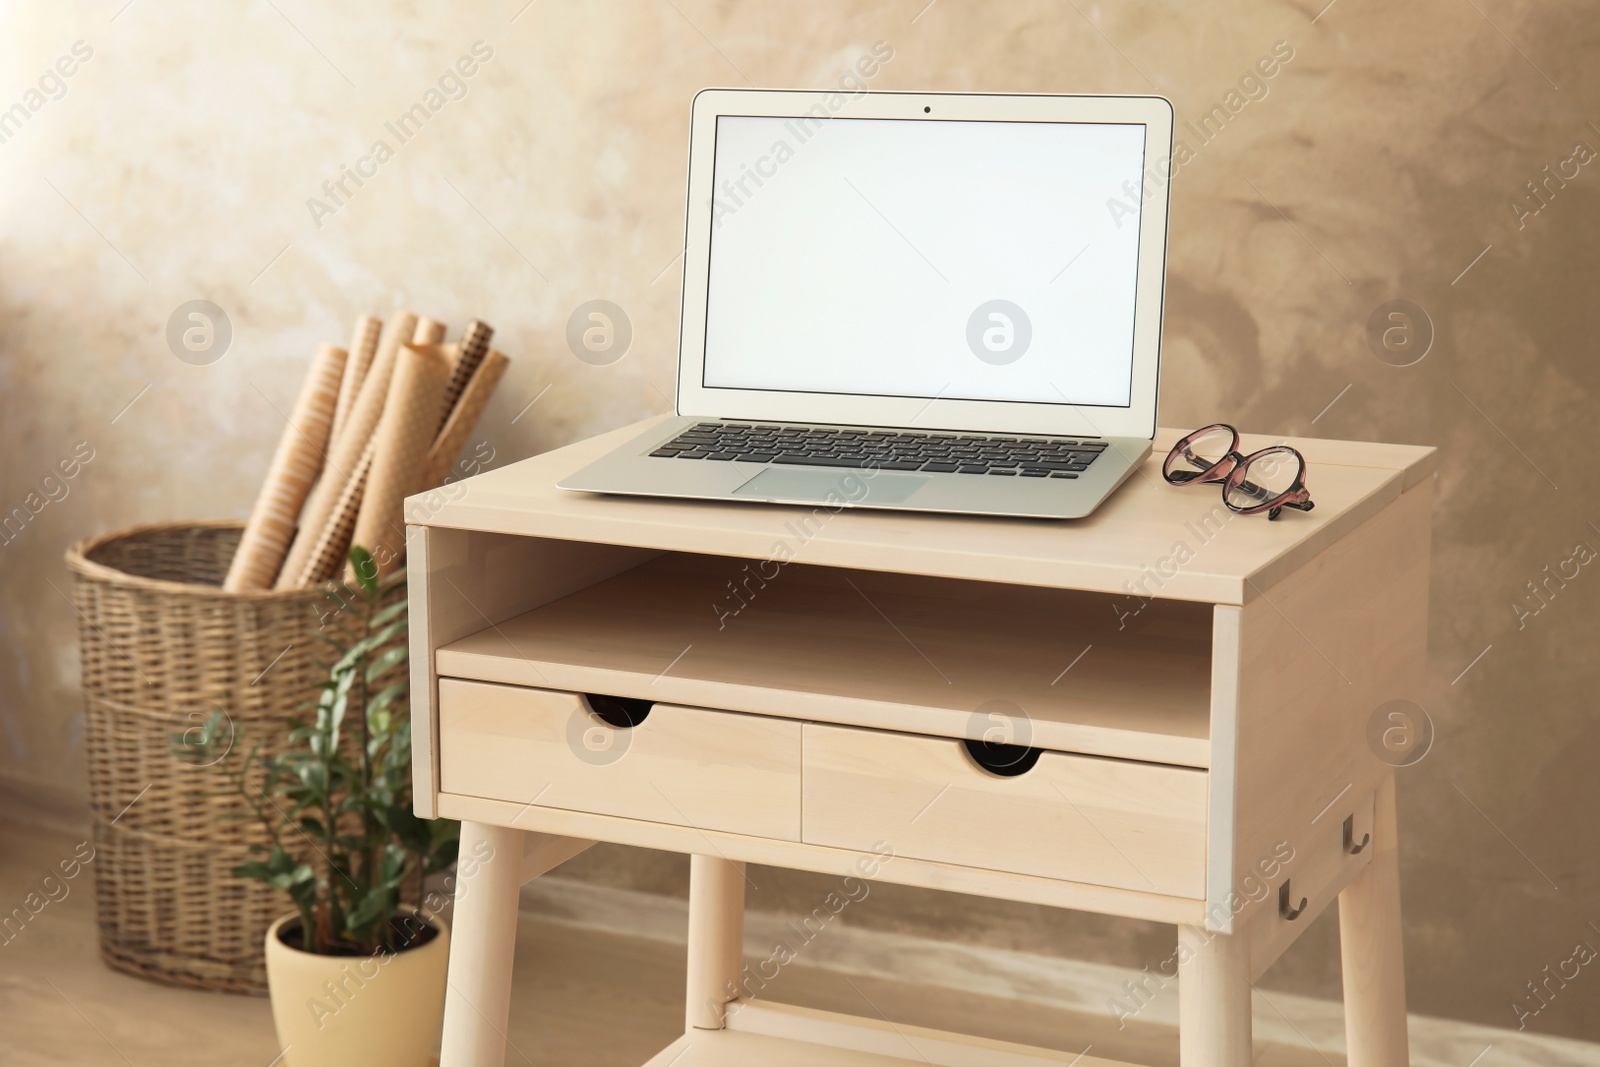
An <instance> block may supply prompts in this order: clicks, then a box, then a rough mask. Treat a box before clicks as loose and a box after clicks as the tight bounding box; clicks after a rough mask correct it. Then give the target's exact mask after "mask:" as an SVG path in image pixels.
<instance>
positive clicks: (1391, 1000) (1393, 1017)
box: [1339, 774, 1411, 1067]
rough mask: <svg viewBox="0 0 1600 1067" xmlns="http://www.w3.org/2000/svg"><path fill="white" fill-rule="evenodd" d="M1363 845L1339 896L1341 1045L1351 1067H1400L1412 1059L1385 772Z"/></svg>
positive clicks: (1390, 781) (1395, 844)
mask: <svg viewBox="0 0 1600 1067" xmlns="http://www.w3.org/2000/svg"><path fill="white" fill-rule="evenodd" d="M1369 847H1370V848H1371V849H1372V861H1371V862H1370V863H1368V864H1367V867H1366V869H1365V870H1363V871H1362V872H1361V873H1360V874H1358V875H1356V877H1355V878H1354V880H1352V881H1351V882H1350V884H1349V885H1347V886H1345V888H1344V891H1343V892H1341V893H1340V894H1339V950H1340V956H1341V959H1342V962H1343V964H1344V1031H1345V1043H1346V1047H1347V1048H1348V1049H1349V1050H1350V1051H1349V1063H1350V1067H1403V1065H1404V1064H1408V1063H1410V1062H1411V1059H1410V1053H1409V1049H1408V1041H1407V1034H1406V972H1405V955H1404V952H1403V951H1402V944H1401V934H1400V857H1399V848H1400V840H1399V835H1398V825H1397V821H1396V818H1395V803H1394V775H1392V774H1391V775H1390V776H1389V777H1387V778H1385V779H1384V780H1383V782H1382V784H1380V785H1379V786H1378V792H1377V797H1376V800H1375V802H1374V805H1373V814H1372V844H1371V845H1370V846H1369Z"/></svg>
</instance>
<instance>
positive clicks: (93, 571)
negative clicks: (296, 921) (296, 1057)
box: [67, 522, 338, 993]
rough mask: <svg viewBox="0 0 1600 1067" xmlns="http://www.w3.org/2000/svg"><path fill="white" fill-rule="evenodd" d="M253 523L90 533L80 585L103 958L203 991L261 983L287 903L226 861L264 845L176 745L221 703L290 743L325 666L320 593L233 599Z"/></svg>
mask: <svg viewBox="0 0 1600 1067" xmlns="http://www.w3.org/2000/svg"><path fill="white" fill-rule="evenodd" d="M242 529H243V527H242V524H239V523H234V522H213V523H181V524H180V523H166V524H158V525H149V526H140V527H136V528H133V529H128V530H122V531H119V532H117V533H113V534H109V535H106V536H103V537H97V538H91V539H88V540H85V541H80V542H79V543H78V544H76V545H74V546H72V548H71V549H70V550H69V551H68V552H67V563H68V565H69V566H70V567H71V569H72V571H73V573H74V575H75V582H76V593H75V596H76V602H77V607H78V614H79V647H80V657H81V661H82V673H83V694H84V703H85V736H86V742H87V749H88V761H89V802H90V811H91V818H92V821H93V829H94V847H95V859H94V863H93V864H92V866H93V869H94V872H95V894H96V903H97V910H98V915H99V926H100V951H101V955H102V956H103V957H104V959H105V961H106V962H107V963H108V964H110V965H111V966H112V967H114V968H117V969H118V970H122V971H127V972H130V973H133V974H136V975H139V976H141V977H145V978H150V979H154V980H156V981H162V982H167V983H170V984H174V985H181V986H188V987H194V988H202V989H211V990H223V991H229V992H239V993H261V992H264V991H265V989H266V971H265V967H264V964H263V960H262V952H263V948H262V943H263V938H264V936H265V933H266V930H267V927H268V926H269V925H271V923H272V922H273V920H275V919H277V918H278V917H279V916H281V915H283V914H284V913H285V912H287V911H289V910H290V909H291V907H292V905H291V903H290V901H289V899H288V897H287V896H286V895H285V894H283V893H281V892H278V891H276V890H273V889H270V888H268V887H267V886H266V885H265V884H263V883H261V882H258V881H253V880H245V879H241V878H238V877H236V876H234V875H233V873H232V870H233V868H234V867H235V866H236V865H238V864H239V863H240V862H242V861H244V860H245V859H246V858H249V856H250V852H249V847H250V846H251V845H252V844H258V843H262V842H264V841H265V840H266V834H265V831H264V830H263V829H262V827H261V826H260V824H259V823H258V822H257V821H255V820H254V819H253V818H252V817H251V815H250V811H249V808H248V807H247V806H246V804H245V803H244V800H243V798H242V797H240V796H237V795H233V796H226V795H223V796H219V795H218V794H219V793H221V792H223V791H224V790H225V789H226V786H227V780H226V779H225V778H224V777H223V776H221V775H219V774H217V773H215V772H214V771H213V770H211V769H209V768H206V767H198V766H195V765H194V764H193V762H192V761H186V760H185V759H183V758H181V757H179V756H176V755H174V754H173V749H174V747H175V746H174V740H173V738H174V736H175V735H182V734H184V733H185V732H186V731H190V730H195V729H198V728H199V727H200V726H201V725H202V724H203V723H205V721H206V720H207V719H208V718H209V717H210V716H211V715H212V714H213V713H214V712H216V711H218V710H221V711H223V712H224V713H226V715H227V716H228V719H229V720H230V722H231V728H230V729H231V731H237V732H238V733H239V735H240V736H241V737H242V738H243V740H242V741H241V742H240V743H241V744H254V743H256V742H260V743H261V744H262V745H263V746H264V748H265V749H267V750H273V749H275V748H276V747H277V746H280V745H281V743H282V740H283V738H284V736H285V733H286V729H287V728H286V724H287V722H288V720H289V719H290V718H292V717H296V716H301V715H304V714H305V710H306V705H307V703H308V702H309V701H310V700H311V699H312V698H313V697H314V695H315V691H314V686H315V685H316V683H317V682H318V681H320V680H321V679H322V678H324V677H325V676H326V674H325V670H324V669H323V667H322V666H321V663H322V660H323V658H324V657H323V656H322V650H321V648H320V646H319V643H318V642H317V641H316V640H315V638H314V636H313V635H314V634H315V632H316V630H317V627H318V625H319V618H320V617H321V616H323V615H324V614H325V613H326V612H328V611H330V610H333V609H335V608H337V606H338V604H337V601H336V600H334V599H330V598H331V596H332V594H331V593H330V592H328V591H325V590H323V589H305V590H286V591H282V592H271V591H268V592H259V593H224V592H223V591H222V589H221V584H222V580H223V577H224V576H225V575H226V574H227V571H228V564H229V562H230V561H231V560H232V558H233V552H234V548H235V546H236V545H237V544H238V542H239V536H240V533H241V532H242Z"/></svg>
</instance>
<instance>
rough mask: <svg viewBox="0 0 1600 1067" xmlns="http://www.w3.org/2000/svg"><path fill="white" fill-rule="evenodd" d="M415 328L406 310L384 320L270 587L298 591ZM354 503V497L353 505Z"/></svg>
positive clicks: (364, 446) (386, 397)
mask: <svg viewBox="0 0 1600 1067" xmlns="http://www.w3.org/2000/svg"><path fill="white" fill-rule="evenodd" d="M416 328H417V317H416V316H415V315H413V314H411V312H409V311H396V312H395V313H394V314H393V315H391V316H389V322H388V325H386V326H385V327H384V329H383V337H382V339H381V340H379V342H378V350H377V352H376V353H375V354H374V355H373V357H372V365H371V367H369V368H368V370H367V377H366V380H365V381H363V382H362V383H361V392H360V393H359V394H358V395H357V397H356V402H355V404H354V405H352V407H351V409H350V418H349V420H348V422H346V424H345V426H344V428H343V429H342V430H341V431H340V433H339V438H338V440H336V441H334V442H333V447H332V449H331V450H330V451H329V452H328V462H327V465H326V466H325V467H324V469H323V472H322V480H321V481H320V482H318V483H317V487H316V489H314V490H312V492H311V498H310V500H308V501H307V502H306V509H305V511H304V512H303V513H302V514H301V516H300V532H299V533H298V534H296V535H295V539H294V544H293V545H291V546H290V548H289V555H288V557H287V558H286V559H285V560H284V561H283V569H282V570H281V571H279V572H278V582H277V585H276V586H275V587H274V588H277V589H298V588H300V587H301V581H300V576H301V575H302V574H304V573H305V571H306V564H307V563H308V562H310V560H311V554H312V553H313V552H314V551H316V548H317V544H318V543H319V541H320V540H321V538H322V534H323V531H324V530H325V529H326V528H327V526H328V523H329V522H330V521H332V519H333V514H334V509H335V508H336V507H338V505H339V499H340V497H342V496H344V494H345V490H346V488H347V487H348V486H349V485H350V483H351V481H352V480H353V479H354V478H355V476H356V474H357V466H358V464H359V463H360V462H361V456H362V453H364V452H365V451H366V450H367V442H368V441H370V440H371V439H372V435H373V432H374V431H375V430H376V429H377V427H378V420H379V419H380V418H382V416H383V407H384V401H385V400H387V399H388V395H389V379H390V378H391V377H392V376H393V374H394V366H395V359H396V354H397V352H398V351H399V349H400V346H401V344H402V343H403V342H404V341H405V339H406V338H407V337H410V336H411V334H412V332H413V331H414V330H415V329H416ZM359 499H360V498H359V496H358V497H357V500H358V502H359Z"/></svg>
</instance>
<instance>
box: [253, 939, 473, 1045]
mask: <svg viewBox="0 0 1600 1067" xmlns="http://www.w3.org/2000/svg"><path fill="white" fill-rule="evenodd" d="M299 921H300V917H299V916H298V915H285V916H284V917H283V918H281V919H279V920H278V921H277V922H275V923H273V924H272V928H271V929H270V930H268V931H267V987H268V989H269V990H270V991H271V994H272V1021H273V1023H274V1024H275V1025H276V1026H277V1029H278V1043H279V1044H280V1045H281V1046H282V1047H283V1050H284V1052H283V1060H282V1067H352V1065H354V1064H362V1063H370V1064H381V1065H382V1067H428V1065H429V1063H430V1062H431V1061H432V1059H433V1057H434V1056H435V1055H436V1054H437V1052H438V1049H439V1028H440V1024H441V1023H442V1021H443V1019H444V982H445V964H446V962H448V960H449V958H450V932H449V931H448V930H447V929H445V925H444V923H442V922H440V921H439V920H438V919H433V920H432V922H431V923H429V924H428V925H431V926H433V927H435V928H437V930H438V931H439V934H438V936H437V937H435V938H434V939H433V940H431V941H429V942H428V943H427V944H425V945H421V946H418V947H415V948H407V949H403V950H401V951H399V952H395V953H390V954H379V955H376V956H314V955H312V954H311V953H309V952H301V951H300V950H299V949H296V948H290V947H289V946H288V945H286V944H284V943H283V941H282V940H281V939H280V938H279V936H278V934H279V931H280V930H281V929H283V928H284V927H285V926H290V927H293V926H294V925H296V924H297V923H298V922H299ZM411 921H412V922H414V923H416V924H419V925H420V924H421V923H422V922H423V920H421V919H417V918H413V919H412V920H411Z"/></svg>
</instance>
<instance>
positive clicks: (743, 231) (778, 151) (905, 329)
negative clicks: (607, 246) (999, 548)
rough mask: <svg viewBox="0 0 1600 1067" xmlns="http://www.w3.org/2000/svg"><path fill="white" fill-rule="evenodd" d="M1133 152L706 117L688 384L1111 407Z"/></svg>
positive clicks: (1078, 127)
mask: <svg viewBox="0 0 1600 1067" xmlns="http://www.w3.org/2000/svg"><path fill="white" fill-rule="evenodd" d="M1144 143H1145V127H1144V126H1143V125H1134V124H1113V123H1084V122H988V121H954V120H912V119H878V118H842V117H834V118H814V117H813V118H802V117H795V118H781V117H768V116H733V115H722V116H719V117H718V118H717V125H716V153H715V170H714V190H715V192H714V195H713V198H712V202H711V233H710V242H711V244H710V263H709V284H708V287H707V298H706V299H707V306H706V334H705V363H704V376H703V380H702V384H703V385H704V386H705V387H706V388H710V389H756V390H772V391H788V392H802V393H835V394H858V395H873V396H885V397H913V398H916V397H926V398H928V399H929V400H933V399H952V400H992V401H1014V402H1024V403H1040V404H1074V405H1080V406H1102V407H1123V408H1126V407H1128V406H1129V405H1130V403H1131V400H1130V397H1131V393H1132V376H1133V332H1134V330H1133V328H1134V297H1135V291H1136V288H1137V281H1138V261H1139V223H1140V206H1141V194H1142V192H1143V188H1142V185H1143V181H1144V174H1145V161H1144Z"/></svg>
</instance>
